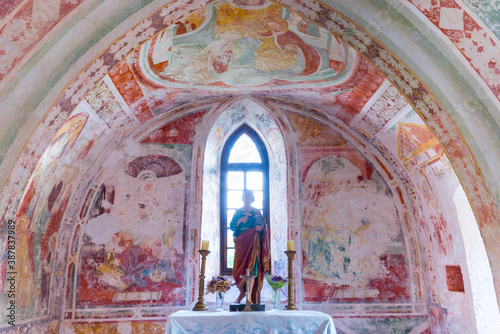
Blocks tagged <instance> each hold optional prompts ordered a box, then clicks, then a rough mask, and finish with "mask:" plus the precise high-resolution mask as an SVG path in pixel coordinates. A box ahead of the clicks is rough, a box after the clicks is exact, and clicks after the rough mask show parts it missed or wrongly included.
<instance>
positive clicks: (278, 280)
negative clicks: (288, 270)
mask: <svg viewBox="0 0 500 334" xmlns="http://www.w3.org/2000/svg"><path fill="white" fill-rule="evenodd" d="M265 277H266V280H267V283H269V285H270V286H271V288H272V289H273V290H279V289H281V288H282V287H283V286H285V285H286V284H287V283H288V280H287V279H286V278H283V277H281V276H276V275H272V276H271V275H269V274H266V276H265Z"/></svg>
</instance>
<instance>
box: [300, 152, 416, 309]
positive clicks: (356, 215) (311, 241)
mask: <svg viewBox="0 0 500 334" xmlns="http://www.w3.org/2000/svg"><path fill="white" fill-rule="evenodd" d="M301 198H302V203H303V209H302V219H303V240H302V244H303V261H304V276H303V277H304V294H305V296H304V300H305V301H340V300H351V301H353V300H366V301H402V300H408V299H409V278H408V269H407V264H406V256H405V251H404V240H403V234H402V230H401V226H400V222H399V219H398V214H397V212H396V208H395V205H394V203H393V197H392V195H391V193H390V190H389V189H388V187H387V185H386V184H385V183H384V181H383V180H382V178H381V177H380V175H379V174H378V173H377V172H374V173H373V174H372V176H371V178H370V179H365V178H364V177H363V176H362V174H361V172H360V171H359V170H358V169H357V167H356V166H355V165H353V164H352V163H351V162H349V161H348V160H347V159H344V158H340V157H336V156H326V157H323V158H321V159H319V160H317V161H316V162H314V163H313V165H312V166H311V167H310V169H309V171H308V173H307V176H306V178H305V182H304V183H303V184H302V195H301Z"/></svg>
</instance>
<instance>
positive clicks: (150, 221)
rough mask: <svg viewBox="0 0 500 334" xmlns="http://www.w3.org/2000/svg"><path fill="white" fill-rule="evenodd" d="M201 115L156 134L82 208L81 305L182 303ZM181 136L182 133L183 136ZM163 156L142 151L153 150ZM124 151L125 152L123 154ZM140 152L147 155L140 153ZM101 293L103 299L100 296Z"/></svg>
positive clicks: (167, 127)
mask: <svg viewBox="0 0 500 334" xmlns="http://www.w3.org/2000/svg"><path fill="white" fill-rule="evenodd" d="M203 114H204V111H201V112H193V113H192V114H190V115H187V116H185V117H183V118H180V119H178V120H176V121H173V122H171V123H168V124H166V125H164V126H162V127H160V128H159V129H157V130H154V131H152V132H151V133H150V134H149V135H147V136H146V138H145V139H144V140H143V143H144V144H142V145H139V146H137V147H136V146H134V147H133V155H134V156H136V155H138V156H137V157H136V158H134V159H131V160H130V159H129V161H128V163H126V165H125V166H124V165H123V164H124V160H121V159H119V160H117V161H114V159H111V161H114V162H113V163H114V164H116V166H117V168H115V172H114V173H113V174H112V175H111V176H110V177H108V178H106V180H105V181H104V182H103V183H102V184H101V185H100V187H99V189H98V191H97V192H96V195H95V196H94V199H93V204H92V205H89V204H88V203H85V204H84V206H83V207H82V212H83V211H88V212H89V213H88V216H89V218H90V219H89V220H88V222H87V224H86V227H85V229H84V235H83V239H82V243H83V244H82V248H81V251H80V258H81V261H80V269H79V270H78V275H77V277H78V288H77V290H78V297H77V301H76V306H77V307H86V306H93V307H97V306H106V305H131V304H161V305H183V304H184V303H185V282H184V281H185V275H186V273H185V264H184V262H185V258H186V256H187V254H186V253H185V250H184V249H185V242H186V237H185V235H184V233H185V232H184V229H185V217H184V215H185V196H186V190H187V184H188V178H189V174H190V171H189V168H190V165H191V144H192V142H193V138H194V136H195V131H194V130H195V128H196V126H197V125H198V124H199V123H200V121H201V119H202V116H203ZM181 134H182V135H181ZM153 148H154V151H155V152H163V153H164V154H145V153H144V152H147V151H151V150H152V149H153ZM124 150H126V149H124ZM141 153H142V154H141ZM96 295H97V296H99V298H97V299H96V298H95V297H96Z"/></svg>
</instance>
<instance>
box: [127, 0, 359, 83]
mask: <svg viewBox="0 0 500 334" xmlns="http://www.w3.org/2000/svg"><path fill="white" fill-rule="evenodd" d="M132 57H133V59H132V63H133V67H134V69H135V74H136V75H137V77H138V78H139V79H140V81H141V82H142V83H143V84H145V85H146V86H150V87H164V86H175V87H185V86H186V85H203V86H215V87H217V88H218V89H220V88H233V87H250V86H254V87H257V86H265V87H268V86H277V85H279V86H281V87H282V86H283V85H284V86H296V85H304V84H313V83H314V84H318V83H320V84H321V83H328V84H332V83H341V82H343V81H345V80H346V79H348V78H349V76H350V69H352V67H353V66H352V65H353V63H354V62H355V61H356V59H357V58H356V57H355V55H354V52H353V51H352V50H351V49H350V48H348V47H347V46H346V45H345V44H343V43H342V42H341V41H340V40H339V39H338V38H336V37H335V36H334V35H332V34H331V33H330V32H328V31H327V30H325V29H323V28H321V27H319V26H318V25H316V24H315V23H313V22H310V21H308V20H306V19H304V18H303V17H301V16H299V15H298V14H296V13H295V12H291V11H290V10H288V9H286V8H284V7H281V6H279V5H277V4H272V3H269V2H266V1H256V2H255V4H254V5H252V6H248V5H246V6H242V5H239V4H238V3H237V2H221V1H219V2H216V3H213V4H211V5H209V6H207V7H205V8H202V9H200V10H198V11H196V12H194V13H192V14H191V15H189V16H188V17H185V18H184V19H182V20H179V21H177V22H176V24H174V25H172V26H170V27H168V28H167V29H165V30H163V31H162V32H160V33H159V34H158V35H156V36H155V37H153V38H152V39H151V40H149V41H147V42H146V43H144V45H143V46H142V47H141V48H139V49H138V50H137V52H135V53H134V54H133V56H132Z"/></svg>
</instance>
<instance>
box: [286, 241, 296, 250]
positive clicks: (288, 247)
mask: <svg viewBox="0 0 500 334" xmlns="http://www.w3.org/2000/svg"><path fill="white" fill-rule="evenodd" d="M286 250H287V251H293V250H295V245H294V241H293V240H288V241H287V242H286Z"/></svg>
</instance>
